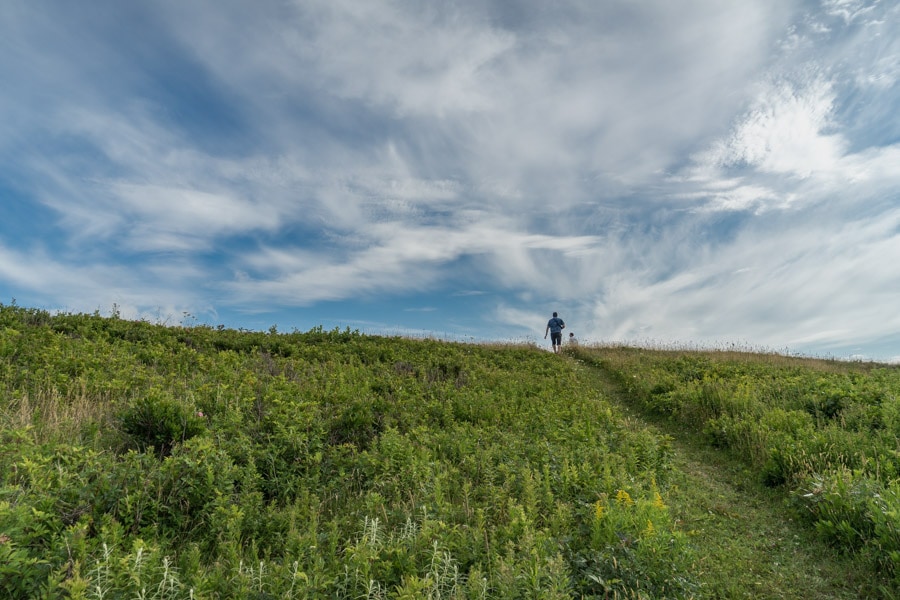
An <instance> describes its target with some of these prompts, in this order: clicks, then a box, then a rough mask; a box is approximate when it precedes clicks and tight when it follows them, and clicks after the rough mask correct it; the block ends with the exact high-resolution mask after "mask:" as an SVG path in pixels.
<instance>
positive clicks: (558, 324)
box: [544, 313, 566, 354]
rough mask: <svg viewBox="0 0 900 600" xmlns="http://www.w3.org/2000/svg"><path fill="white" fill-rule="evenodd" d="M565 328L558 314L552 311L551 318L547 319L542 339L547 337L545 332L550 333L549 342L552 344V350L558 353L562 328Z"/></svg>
mask: <svg viewBox="0 0 900 600" xmlns="http://www.w3.org/2000/svg"><path fill="white" fill-rule="evenodd" d="M565 328H566V324H565V323H564V322H563V320H562V319H560V318H559V315H557V314H556V313H553V318H552V319H550V320H549V321H547V329H546V330H545V331H544V339H545V340H546V339H547V333H549V334H550V343H551V344H553V351H554V352H556V353H557V354H559V349H560V346H562V330H563V329H565Z"/></svg>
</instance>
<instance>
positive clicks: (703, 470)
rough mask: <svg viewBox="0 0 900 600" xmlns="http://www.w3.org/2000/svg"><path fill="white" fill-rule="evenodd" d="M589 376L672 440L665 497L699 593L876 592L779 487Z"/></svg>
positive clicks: (604, 377)
mask: <svg viewBox="0 0 900 600" xmlns="http://www.w3.org/2000/svg"><path fill="white" fill-rule="evenodd" d="M583 368H584V369H585V371H586V373H585V375H586V377H587V378H588V379H589V380H591V381H592V382H594V385H596V387H597V389H599V390H601V391H602V393H603V395H604V397H605V398H607V399H608V400H609V402H610V403H611V404H612V405H613V406H615V407H616V408H617V409H618V410H619V411H621V413H622V414H623V415H624V416H625V419H626V422H628V423H629V424H630V425H631V426H632V427H634V428H635V429H650V430H651V431H652V432H654V433H655V434H657V435H668V436H669V437H670V439H671V444H672V449H673V451H674V456H673V471H672V473H671V474H670V476H669V488H668V490H667V494H666V501H667V503H668V505H669V508H670V510H671V511H672V515H673V517H674V518H675V519H676V523H678V524H679V526H680V527H681V528H682V529H683V531H685V532H687V533H688V537H689V539H690V541H691V545H692V546H693V547H694V548H695V551H696V555H697V558H696V563H695V567H694V573H692V574H693V575H694V576H695V577H696V578H697V579H698V580H699V581H700V582H701V589H700V597H702V598H758V599H762V598H773V599H774V598H779V599H787V598H798V599H799V598H804V599H805V598H820V599H822V598H867V597H871V598H880V597H884V595H883V593H879V592H877V591H874V590H869V589H868V588H869V586H870V585H871V582H870V581H867V580H865V579H864V578H863V576H861V574H860V573H859V572H858V570H857V569H855V568H854V565H853V563H852V562H851V561H850V560H848V559H847V558H846V557H844V556H841V555H839V554H837V553H836V552H835V551H834V550H833V549H832V548H829V547H828V546H827V545H825V544H824V543H823V542H822V541H821V539H819V538H817V536H816V535H815V532H814V531H813V530H812V529H811V528H810V527H809V526H808V525H806V524H804V523H801V522H799V521H797V520H795V519H794V518H793V517H792V512H791V510H790V508H789V507H787V506H786V505H785V501H784V497H783V494H782V493H781V492H778V491H776V490H772V489H770V488H766V487H764V486H762V485H761V484H760V483H759V481H758V477H756V476H755V475H754V474H753V473H752V472H750V470H749V469H747V468H746V466H744V465H743V464H742V463H740V462H739V461H737V460H735V459H733V458H731V457H729V456H728V455H727V454H725V453H723V452H722V451H720V450H716V449H714V448H711V447H709V446H708V445H706V444H705V443H704V441H703V439H702V437H701V436H700V435H699V432H697V431H695V430H691V429H688V428H687V427H684V426H682V425H679V424H677V423H673V422H671V421H668V420H665V419H664V418H662V417H659V416H657V415H654V414H652V413H649V412H647V411H643V410H641V409H640V408H638V407H637V406H636V404H635V403H634V402H632V401H631V400H630V398H629V396H628V394H627V393H626V392H625V391H624V390H623V389H622V388H621V386H620V385H618V383H617V382H616V381H615V380H614V378H613V377H612V376H610V374H609V373H607V372H605V371H604V370H603V369H602V368H599V367H595V366H584V367H583Z"/></svg>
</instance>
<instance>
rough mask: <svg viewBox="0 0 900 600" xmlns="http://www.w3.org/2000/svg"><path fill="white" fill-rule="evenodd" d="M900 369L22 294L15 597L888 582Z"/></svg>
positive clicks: (439, 594)
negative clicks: (399, 333) (456, 334)
mask: <svg viewBox="0 0 900 600" xmlns="http://www.w3.org/2000/svg"><path fill="white" fill-rule="evenodd" d="M898 373H900V372H898V370H897V369H895V368H888V367H884V366H878V365H858V364H839V363H833V362H822V361H803V362H798V361H790V360H788V359H783V358H780V357H773V356H760V355H727V354H702V353H667V352H649V351H643V350H635V349H615V348H582V349H578V350H571V351H569V352H568V353H567V354H565V355H563V356H555V355H552V354H550V353H547V352H545V351H542V350H539V349H537V348H534V347H528V346H504V345H495V346H492V345H474V344H456V343H446V342H441V341H436V340H407V339H401V338H387V337H376V336H363V335H360V334H358V333H357V332H351V331H349V330H346V331H338V330H334V331H323V330H321V329H317V330H312V331H309V332H303V333H301V332H292V333H278V332H277V331H276V330H275V329H274V328H273V330H271V331H270V332H268V333H257V332H247V331H233V330H226V329H215V328H211V327H205V326H195V327H177V328H173V327H162V326H158V325H152V324H149V323H143V322H132V321H125V320H121V319H117V318H106V317H101V316H99V315H72V314H64V315H50V314H49V313H46V312H44V311H39V310H32V309H25V308H20V307H17V306H3V305H0V427H2V429H0V596H2V597H10V598H41V597H46V598H66V597H71V598H128V599H131V598H258V599H262V598H435V599H436V598H550V599H552V598H615V597H617V598H666V597H668V598H726V597H734V598H738V597H748V598H750V597H753V598H760V597H771V598H791V597H795V598H801V597H804V598H805V597H809V596H815V597H833V598H851V597H873V598H880V597H885V598H887V597H892V595H894V594H896V592H897V590H898V572H897V564H898V557H900V555H898V552H900V540H898V527H900V517H898V513H897V509H898V506H900V504H898V484H897V479H898V475H897V473H898V464H900V461H898V446H897V442H896V440H897V433H898V429H897V428H898V426H900V405H898V402H900V400H898V391H900V374H898ZM774 563H777V564H774Z"/></svg>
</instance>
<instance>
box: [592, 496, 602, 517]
mask: <svg viewBox="0 0 900 600" xmlns="http://www.w3.org/2000/svg"><path fill="white" fill-rule="evenodd" d="M594 519H595V520H597V521H600V520H601V519H603V504H602V503H601V502H600V501H599V500H597V501H596V502H594Z"/></svg>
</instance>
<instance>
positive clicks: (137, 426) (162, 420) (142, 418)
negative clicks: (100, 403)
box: [119, 390, 206, 456]
mask: <svg viewBox="0 0 900 600" xmlns="http://www.w3.org/2000/svg"><path fill="white" fill-rule="evenodd" d="M119 419H120V422H121V425H122V430H123V431H124V432H125V433H126V434H127V435H128V436H129V438H130V440H131V441H132V442H133V443H134V444H135V445H136V446H137V448H138V449H139V450H140V451H142V452H146V451H147V450H149V449H150V448H153V449H155V450H156V452H157V453H158V454H159V455H160V456H167V455H169V454H171V453H172V448H173V447H174V446H175V444H177V443H179V442H184V441H185V440H188V439H190V438H192V437H194V436H195V435H198V434H199V433H201V432H202V431H203V430H204V428H205V423H206V421H205V419H204V417H203V416H202V413H198V412H197V411H196V409H194V408H193V407H191V406H188V405H187V404H186V403H183V402H180V401H178V400H175V399H174V398H172V397H171V396H169V395H168V394H166V393H164V392H162V391H159V390H154V391H151V392H150V393H149V394H147V395H146V396H142V397H140V398H137V399H136V400H134V401H133V402H132V403H131V404H130V405H129V406H128V407H127V408H125V410H123V411H122V413H121V415H120V417H119Z"/></svg>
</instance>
